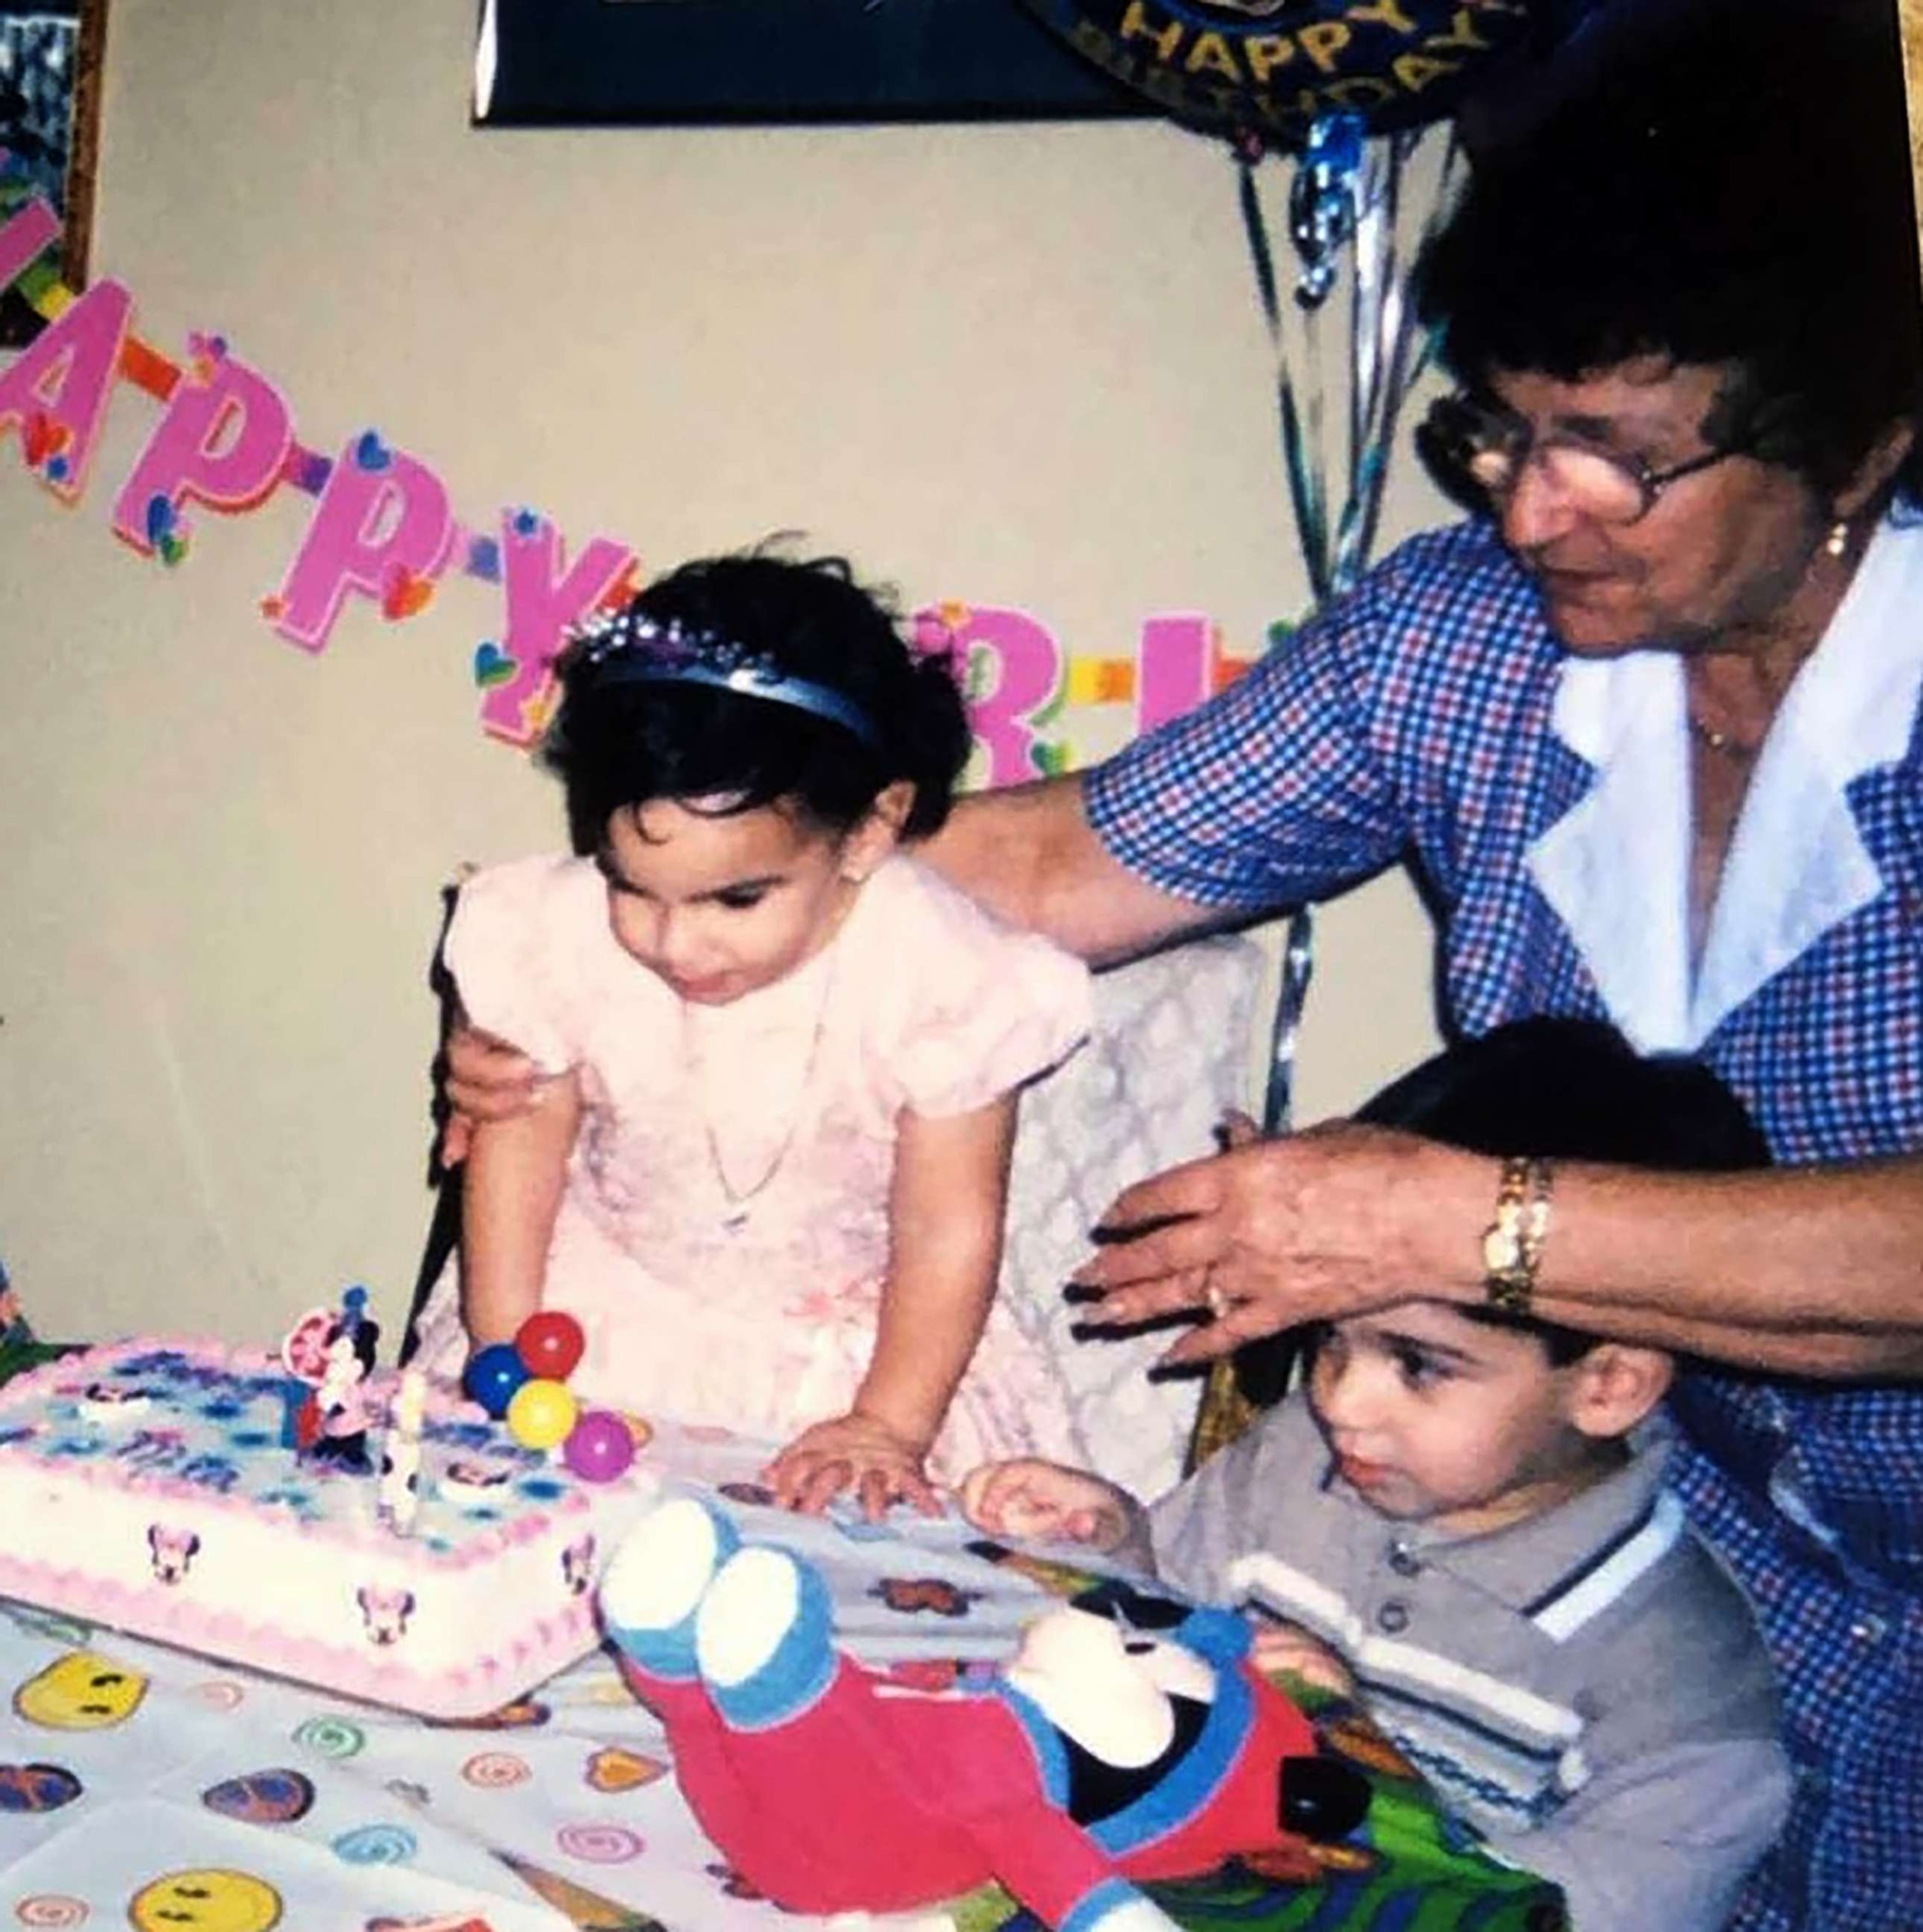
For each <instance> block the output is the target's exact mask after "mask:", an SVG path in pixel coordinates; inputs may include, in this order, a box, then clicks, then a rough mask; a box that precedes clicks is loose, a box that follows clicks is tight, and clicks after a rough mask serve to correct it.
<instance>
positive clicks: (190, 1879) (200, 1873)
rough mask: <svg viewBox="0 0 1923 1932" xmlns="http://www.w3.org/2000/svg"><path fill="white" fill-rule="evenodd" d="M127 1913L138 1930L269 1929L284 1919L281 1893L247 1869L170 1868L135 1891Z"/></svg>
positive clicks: (243, 1931) (261, 1931) (239, 1931)
mask: <svg viewBox="0 0 1923 1932" xmlns="http://www.w3.org/2000/svg"><path fill="white" fill-rule="evenodd" d="M127 1918H128V1924H131V1925H132V1926H134V1927H135V1928H136V1932H177V1928H179V1927H182V1926H190V1927H193V1928H194V1932H269V1928H270V1927H273V1926H275V1925H278V1924H280V1922H281V1894H279V1893H278V1891H275V1889H274V1888H273V1887H272V1885H269V1884H268V1883H267V1882H266V1880H265V1879H257V1878H255V1877H254V1876H251V1874H250V1873H247V1872H237V1871H227V1870H217V1869H214V1868H211V1867H209V1868H203V1869H197V1870H193V1871H177V1872H169V1873H167V1875H166V1876H165V1877H164V1878H157V1879H155V1880H154V1882H153V1883H152V1885H146V1886H143V1888H141V1889H140V1891H137V1892H136V1893H135V1894H134V1899H133V1902H132V1903H131V1904H129V1905H128V1908H127Z"/></svg>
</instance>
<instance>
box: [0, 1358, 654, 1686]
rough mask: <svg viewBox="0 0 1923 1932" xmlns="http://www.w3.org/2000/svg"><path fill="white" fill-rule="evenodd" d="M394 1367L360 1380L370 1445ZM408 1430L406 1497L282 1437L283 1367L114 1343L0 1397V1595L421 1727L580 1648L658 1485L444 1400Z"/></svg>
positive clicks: (641, 1470)
mask: <svg viewBox="0 0 1923 1932" xmlns="http://www.w3.org/2000/svg"><path fill="white" fill-rule="evenodd" d="M401 1386H402V1384H401V1379H399V1378H397V1377H395V1376H381V1375H376V1376H371V1377H370V1378H369V1379H368V1382H367V1383H366V1394H365V1415H366V1419H367V1421H368V1439H369V1440H370V1442H374V1443H378V1442H380V1439H381V1438H382V1436H383V1434H385V1433H386V1430H387V1429H388V1428H389V1418H390V1412H393V1411H395V1410H397V1409H398V1403H397V1399H396V1398H397V1391H398V1389H399V1388H401ZM413 1390H414V1399H415V1403H416V1407H417V1410H418V1413H417V1414H416V1415H414V1416H413V1417H410V1418H409V1419H408V1420H409V1424H410V1426H409V1427H408V1429H407V1457H408V1459H409V1463H410V1469H409V1475H410V1481H409V1483H408V1484H407V1489H408V1490H409V1496H408V1498H407V1511H406V1514H405V1517H404V1520H402V1521H401V1523H398V1525H397V1522H396V1519H395V1511H394V1508H393V1506H392V1491H391V1490H390V1488H389V1484H388V1483H387V1482H386V1481H383V1480H380V1479H378V1478H377V1476H376V1475H374V1474H373V1473H370V1472H368V1471H370V1470H371V1469H373V1468H375V1467H377V1466H378V1464H379V1462H380V1458H379V1457H375V1458H374V1459H373V1461H372V1463H370V1464H368V1465H366V1466H365V1467H357V1466H355V1465H354V1463H352V1462H351V1461H342V1460H332V1459H330V1458H329V1457H327V1456H326V1455H325V1454H321V1455H317V1454H314V1449H313V1447H312V1445H311V1443H310V1444H308V1445H306V1446H304V1447H296V1446H293V1444H294V1431H293V1427H292V1424H291V1421H290V1415H291V1410H290V1392H291V1393H292V1394H296V1395H297V1394H300V1393H301V1392H302V1391H301V1385H299V1384H298V1383H296V1384H293V1385H292V1390H291V1391H290V1378H289V1376H288V1373H287V1369H286V1367H285V1366H284V1361H283V1360H282V1359H281V1358H276V1357H275V1356H273V1355H269V1354H267V1353H266V1352H263V1351H260V1350H247V1349H230V1348H227V1347H225V1346H223V1345H221V1344H219V1343H205V1342H156V1341H154V1340H139V1341H133V1342H125V1343H117V1344H114V1345H111V1346H107V1347H103V1348H97V1349H89V1350H87V1351H86V1352H83V1353H81V1354H79V1355H71V1356H68V1357H66V1358H64V1359H62V1360H61V1361H56V1362H52V1363H49V1364H46V1365H45V1366H44V1367H41V1368H40V1369H38V1370H35V1371H34V1372H33V1373H31V1374H29V1375H27V1376H23V1377H21V1378H20V1379H18V1380H17V1381H15V1382H10V1383H9V1384H8V1385H6V1386H5V1388H0V1524H4V1525H5V1530H4V1532H0V1596H10V1597H17V1598H22V1599H24V1600H25V1601H28V1602H29V1603H33V1604H41V1605H43V1606H45V1607H50V1608H53V1609H56V1610H65V1611H66V1612H68V1613H70V1614H71V1615H74V1616H82V1617H85V1618H87V1619H90V1620H92V1621H95V1622H101V1623H105V1624H109V1625H113V1626H115V1627H116V1628H120V1629H123V1630H128V1631H134V1632H136V1633H137V1634H140V1635H142V1636H146V1637H156V1638H158V1639H160V1640H162V1641H163V1642H165V1643H173V1644H177V1645H179V1646H182V1648H184V1649H189V1650H194V1651H199V1652H205V1653H206V1654H207V1655H212V1656H215V1657H219V1658H226V1659H228V1660H230V1661H234V1662H237V1663H241V1664H248V1665H251V1666H253V1667H256V1668H257V1669H260V1670H267V1671H271V1672H273V1673H276V1674H278V1675H280V1676H287V1677H292V1678H295V1679H299V1680H300V1681H302V1682H307V1683H311V1684H317V1685H323V1686H325V1687H326V1688H328V1689H329V1690H332V1691H335V1692H338V1693H339V1694H342V1695H344V1696H347V1697H357V1698H365V1699H368V1700H373V1701H374V1702H377V1703H383V1704H389V1705H393V1706H398V1707H399V1708H401V1709H405V1710H411V1711H416V1712H421V1713H422V1714H424V1715H428V1716H431V1717H440V1718H468V1717H477V1716H479V1715H483V1714H485V1713H486V1712H491V1711H492V1710H494V1709H497V1708H498V1707H499V1706H501V1705H503V1704H504V1703H509V1702H510V1701H511V1700H513V1699H514V1698H515V1697H518V1696H520V1695H521V1694H522V1693H524V1691H527V1690H528V1689H530V1688H531V1687H532V1686H533V1685H536V1684H537V1683H539V1682H542V1680H543V1679H545V1678H547V1677H549V1676H552V1675H553V1674H554V1673H555V1672H556V1671H557V1670H561V1669H563V1668H564V1667H566V1665H568V1664H571V1663H572V1662H574V1661H575V1660H576V1659H577V1658H581V1657H582V1656H584V1655H586V1654H587V1652H589V1651H590V1650H591V1649H593V1647H594V1646H595V1645H596V1643H598V1642H599V1630H598V1628H597V1625H596V1619H595V1611H594V1586H595V1585H596V1583H597V1582H598V1581H599V1574H600V1571H601V1569H602V1566H603V1565H604V1564H605V1561H606V1559H608V1556H611V1554H612V1552H613V1550H614V1547H615V1546H616V1545H617V1544H618V1543H619V1541H620V1538H621V1536H622V1535H623V1532H625V1530H626V1528H627V1527H628V1526H629V1524H630V1523H632V1521H634V1520H635V1519H636V1517H638V1515H639V1514H642V1512H643V1511H645V1508H647V1506H648V1503H649V1502H651V1500H652V1499H654V1496H655V1494H656V1493H657V1490H658V1489H659V1487H660V1484H659V1482H658V1481H657V1478H656V1476H655V1475H654V1473H653V1472H651V1471H650V1470H649V1469H646V1468H645V1467H642V1466H635V1467H634V1468H631V1469H626V1470H625V1471H624V1472H623V1473H622V1474H621V1475H619V1476H618V1477H617V1478H616V1479H615V1480H614V1481H604V1482H587V1481H583V1480H581V1478H579V1477H578V1476H577V1475H575V1474H574V1473H572V1472H571V1471H570V1469H568V1468H567V1467H566V1466H563V1465H562V1464H561V1463H557V1462H556V1461H555V1460H553V1459H552V1458H551V1457H549V1456H548V1455H547V1454H544V1453H542V1451H539V1450H538V1449H534V1448H527V1447H525V1446H524V1445H522V1444H521V1442H518V1441H517V1440H516V1439H515V1437H514V1436H512V1434H511V1433H509V1430H507V1429H506V1428H505V1427H503V1426H502V1425H501V1424H500V1423H497V1422H494V1421H490V1420H489V1419H488V1416H487V1415H486V1413H485V1411H483V1410H482V1409H479V1408H476V1407H475V1406H473V1405H472V1404H470V1403H464V1402H461V1401H460V1400H458V1399H456V1398H454V1397H452V1396H449V1397H440V1396H431V1397H428V1398H427V1400H425V1403H421V1402H420V1401H419V1396H420V1394H421V1392H422V1391H421V1388H420V1385H419V1384H418V1383H416V1384H414V1385H413Z"/></svg>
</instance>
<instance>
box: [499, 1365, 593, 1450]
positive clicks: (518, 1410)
mask: <svg viewBox="0 0 1923 1932" xmlns="http://www.w3.org/2000/svg"><path fill="white" fill-rule="evenodd" d="M575 1414H576V1405H575V1400H574V1397H572V1396H571V1395H569V1394H568V1392H567V1391H566V1389H565V1388H563V1387H562V1386H561V1385H560V1383H559V1382H549V1381H548V1379H546V1378H545V1376H537V1377H536V1379H534V1380H533V1381H532V1382H523V1383H522V1384H521V1386H520V1387H519V1388H518V1389H516V1390H515V1391H514V1398H513V1400H512V1401H511V1402H509V1404H508V1406H507V1433H509V1435H510V1436H512V1437H513V1438H514V1439H515V1442H518V1443H519V1444H520V1445H521V1447H522V1448H524V1449H551V1448H554V1446H555V1445H556V1444H557V1443H561V1442H566V1440H567V1439H568V1437H569V1435H570V1434H571V1433H572V1431H573V1429H574V1420H575Z"/></svg>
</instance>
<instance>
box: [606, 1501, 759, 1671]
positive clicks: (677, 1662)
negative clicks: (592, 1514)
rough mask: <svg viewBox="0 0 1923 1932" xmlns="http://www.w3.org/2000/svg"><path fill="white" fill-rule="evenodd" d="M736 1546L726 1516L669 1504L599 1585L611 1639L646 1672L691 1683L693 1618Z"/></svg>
mask: <svg viewBox="0 0 1923 1932" xmlns="http://www.w3.org/2000/svg"><path fill="white" fill-rule="evenodd" d="M740 1548H741V1536H740V1535H739V1533H738V1532H737V1531H736V1529H735V1526H734V1525H733V1523H731V1522H729V1520H728V1519H727V1518H726V1517H724V1516H722V1515H720V1514H717V1512H716V1511H714V1510H711V1509H710V1508H708V1505H706V1504H705V1503H704V1502H700V1501H699V1499H696V1498H695V1497H693V1496H674V1497H671V1498H670V1499H669V1500H668V1501H667V1502H665V1503H663V1505H661V1507H660V1508H659V1509H657V1510H655V1511H653V1512H652V1513H651V1514H650V1515H649V1516H648V1517H645V1519H644V1520H642V1522H641V1523H638V1524H637V1525H636V1526H635V1529H634V1530H633V1531H632V1532H631V1533H630V1535H629V1537H628V1538H627V1541H626V1542H624V1543H623V1544H622V1545H621V1547H620V1549H619V1550H617V1551H616V1552H615V1553H614V1561H613V1562H611V1563H610V1564H609V1565H608V1574H606V1576H605V1577H603V1578H602V1580H601V1616H602V1621H603V1622H605V1624H606V1625H607V1627H608V1635H609V1636H610V1637H612V1638H613V1639H614V1641H615V1643H617V1644H618V1645H619V1646H620V1647H621V1649H623V1651H625V1652H626V1654H627V1655H629V1657H631V1658H632V1659H633V1660H634V1661H635V1663H636V1664H638V1665H639V1666H640V1667H642V1669H643V1670H648V1671H652V1672H653V1673H654V1674H655V1676H657V1677H675V1678H689V1677H692V1676H693V1675H694V1674H695V1620H696V1612H697V1611H698V1610H699V1609H700V1608H701V1605H702V1599H703V1598H705V1596H706V1595H707V1594H708V1589H709V1586H711V1584H712V1583H713V1582H714V1577H715V1573H716V1572H717V1571H718V1570H720V1568H722V1567H723V1565H725V1564H726V1563H727V1562H729V1559H731V1558H732V1556H734V1555H735V1553H736V1552H737V1551H738V1550H740Z"/></svg>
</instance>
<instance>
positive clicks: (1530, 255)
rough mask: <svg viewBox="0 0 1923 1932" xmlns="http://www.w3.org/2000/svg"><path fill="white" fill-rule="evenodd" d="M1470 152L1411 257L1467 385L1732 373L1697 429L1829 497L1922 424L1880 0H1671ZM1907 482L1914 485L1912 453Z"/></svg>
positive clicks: (1901, 145) (1917, 340)
mask: <svg viewBox="0 0 1923 1932" xmlns="http://www.w3.org/2000/svg"><path fill="white" fill-rule="evenodd" d="M1653 11H1654V10H1651V9H1645V10H1644V11H1643V15H1642V21H1641V23H1640V25H1639V29H1638V32H1637V34H1636V37H1635V39H1634V40H1633V42H1632V43H1628V44H1627V46H1626V45H1625V37H1624V36H1621V35H1619V36H1618V37H1616V39H1615V40H1614V41H1613V42H1612V48H1613V49H1614V52H1612V55H1611V58H1610V59H1609V62H1607V64H1606V65H1604V64H1602V63H1600V62H1598V63H1597V65H1595V67H1594V72H1593V77H1592V78H1591V80H1590V81H1589V83H1588V85H1587V86H1586V87H1585V90H1584V91H1583V92H1581V93H1580V94H1579V95H1576V97H1575V98H1573V99H1570V100H1569V101H1565V102H1564V104H1562V105H1561V106H1560V107H1558V108H1557V109H1556V110H1555V111H1553V112H1552V113H1551V114H1550V115H1549V116H1548V118H1546V119H1544V120H1543V121H1540V122H1539V123H1538V124H1536V125H1535V126H1534V127H1531V128H1530V129H1529V130H1528V131H1526V132H1525V133H1520V134H1518V135H1516V136H1513V138H1512V139H1509V140H1508V141H1507V142H1499V143H1498V145H1495V146H1494V147H1492V148H1490V149H1489V150H1488V151H1486V152H1485V153H1483V154H1482V155H1481V156H1480V157H1479V158H1478V159H1477V162H1476V163H1475V165H1474V168H1473V169H1472V170H1471V178H1470V181H1469V184H1468V188H1467V189H1466V190H1465V194H1464V196H1463V199H1462V201H1461V202H1460V203H1459V205H1458V206H1457V208H1456V211H1455V212H1454V214H1453V216H1452V217H1451V218H1450V220H1449V221H1448V223H1447V225H1446V226H1445V227H1444V229H1443V231H1442V232H1441V234H1439V235H1438V236H1437V238H1436V239H1435V241H1434V242H1432V244H1431V245H1430V246H1429V248H1428V249H1427V250H1426V251H1425V254H1424V257H1423V260H1422V262H1421V263H1420V266H1419V269H1418V291H1419V293H1418V300H1419V302H1420V309H1421V313H1422V314H1423V317H1424V318H1425V319H1426V320H1428V321H1429V322H1431V323H1433V324H1435V325H1436V326H1438V328H1439V329H1440V331H1441V353H1442V356H1443V359H1444V362H1446V363H1447V365H1449V367H1450V368H1451V369H1452V370H1453V371H1454V372H1455V373H1456V375H1457V376H1458V377H1460V378H1461V379H1462V380H1465V382H1468V383H1472V384H1473V383H1476V382H1477V381H1479V380H1486V378H1487V377H1488V376H1489V374H1491V372H1492V371H1497V370H1508V371H1541V372H1543V373H1545V374H1550V375H1553V376H1556V377H1561V378H1562V379H1564V380H1575V379H1576V378H1578V377H1581V376H1582V375H1584V374H1588V373H1590V372H1592V371H1598V370H1602V369H1606V368H1611V367H1613V366H1615V365H1619V364H1621V363H1623V362H1627V361H1629V360H1630V359H1633V358H1636V357H1639V356H1647V355H1651V354H1654V355H1660V356H1666V357H1668V358H1669V359H1672V360H1674V361H1675V362H1685V363H1696V364H1704V363H1731V364H1734V365H1738V369H1739V371H1740V374H1739V376H1738V380H1737V381H1736V383H1735V385H1734V386H1732V389H1730V391H1729V392H1727V393H1726V395H1725V397H1724V398H1723V399H1722V401H1721V404H1720V406H1719V408H1718V410H1717V413H1716V416H1715V417H1714V419H1712V421H1711V423H1709V424H1708V425H1705V429H1706V431H1707V432H1708V434H1709V435H1710V436H1711V439H1712V440H1713V441H1714V442H1716V443H1720V444H1723V445H1740V446H1741V447H1742V448H1744V449H1746V450H1748V451H1749V452H1751V453H1753V454H1754V455H1757V456H1759V457H1762V458H1765V459H1766V460H1771V461H1774V462H1778V463H1782V464H1783V465H1785V466H1787V467H1789V468H1790V469H1795V471H1797V472H1798V473H1799V474H1800V475H1802V476H1803V477H1804V478H1805V479H1806V480H1807V481H1808V482H1809V484H1810V485H1811V486H1812V487H1813V488H1814V489H1815V490H1817V491H1818V492H1819V493H1822V494H1824V495H1828V494H1831V493H1834V492H1836V491H1837V490H1840V488H1841V487H1843V485H1844V484H1846V483H1847V482H1848V481H1849V479H1850V478H1851V477H1852V476H1853V475H1855V472H1856V470H1857V468H1858V465H1859V464H1860V463H1861V462H1862V460H1863V459H1864V458H1865V457H1866V456H1867V455H1869V454H1870V451H1871V450H1872V449H1873V446H1875V444H1876V441H1877V440H1878V438H1879V437H1881V436H1882V434H1884V432H1885V431H1888V430H1889V429H1890V428H1892V427H1893V426H1895V425H1902V424H1905V423H1907V424H1909V425H1911V426H1912V427H1916V426H1918V425H1923V292H1920V291H1919V281H1918V269H1917V238H1916V223H1915V209H1914V205H1913V201H1912V190H1911V174H1910V164H1909V151H1908V145H1907V140H1906V119H1905V114H1904V105H1903V71H1902V65H1901V51H1900V45H1899V42H1898V37H1897V29H1896V15H1895V8H1894V5H1892V4H1891V0H1675V5H1674V7H1673V10H1672V13H1671V14H1669V16H1666V17H1663V18H1660V19H1652V18H1651V13H1652V12H1653ZM1898 481H1899V487H1901V488H1903V490H1905V491H1906V493H1907V494H1909V496H1912V498H1916V499H1923V451H1919V450H1918V449H1912V450H1911V452H1910V454H1909V458H1908V459H1907V460H1906V463H1905V464H1904V466H1903V470H1902V472H1900V476H1899V479H1898Z"/></svg>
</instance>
